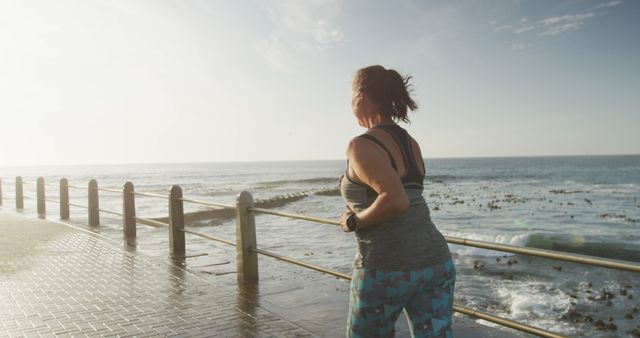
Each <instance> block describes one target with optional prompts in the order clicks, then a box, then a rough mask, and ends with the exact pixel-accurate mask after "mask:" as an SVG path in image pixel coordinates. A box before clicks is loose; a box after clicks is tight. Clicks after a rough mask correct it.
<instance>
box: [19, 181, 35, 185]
mask: <svg viewBox="0 0 640 338" xmlns="http://www.w3.org/2000/svg"><path fill="white" fill-rule="evenodd" d="M22 184H30V185H37V184H38V183H36V182H31V181H24V180H23V181H22Z"/></svg>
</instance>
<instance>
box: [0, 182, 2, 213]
mask: <svg viewBox="0 0 640 338" xmlns="http://www.w3.org/2000/svg"><path fill="white" fill-rule="evenodd" d="M1 206H2V177H0V207H1Z"/></svg>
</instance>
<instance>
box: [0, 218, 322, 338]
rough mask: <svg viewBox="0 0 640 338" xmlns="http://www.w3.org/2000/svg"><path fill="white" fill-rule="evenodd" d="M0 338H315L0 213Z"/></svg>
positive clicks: (216, 291) (113, 247)
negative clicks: (59, 337)
mask: <svg viewBox="0 0 640 338" xmlns="http://www.w3.org/2000/svg"><path fill="white" fill-rule="evenodd" d="M0 234H1V235H0V254H1V255H2V260H1V261H0V328H1V330H0V335H1V336H5V335H8V336H20V337H23V336H40V335H43V336H52V335H56V336H58V335H60V336H85V335H86V336H123V337H124V336H137V337H147V336H185V337H209V336H222V337H247V336H248V337H253V336H261V337H262V336H265V337H299V336H313V334H312V333H310V332H308V331H306V330H304V329H302V328H301V327H299V326H297V325H295V324H293V323H290V322H288V321H286V320H285V319H283V318H280V317H278V316H276V315H274V314H273V313H271V312H269V311H267V310H265V309H263V308H260V307H259V306H254V305H252V304H250V303H248V302H247V301H246V300H245V299H242V298H239V296H237V295H235V294H232V293H231V292H229V291H225V290H224V289H223V288H221V287H218V286H216V285H214V284H212V283H211V282H209V281H205V280H203V279H201V278H199V277H197V276H195V275H193V274H190V273H186V272H185V271H183V270H181V269H179V268H177V267H175V266H171V265H169V264H167V263H164V262H158V261H155V260H153V259H152V258H150V257H145V256H143V255H140V254H135V253H133V252H128V251H126V250H125V249H123V247H122V245H118V243H114V242H112V241H109V240H107V239H105V238H102V237H100V236H96V235H94V234H91V233H88V232H86V231H82V230H79V229H74V228H72V227H68V226H65V225H61V224H57V223H54V222H47V221H44V220H39V219H35V218H27V217H25V216H22V215H19V214H16V213H15V212H13V211H6V210H0Z"/></svg>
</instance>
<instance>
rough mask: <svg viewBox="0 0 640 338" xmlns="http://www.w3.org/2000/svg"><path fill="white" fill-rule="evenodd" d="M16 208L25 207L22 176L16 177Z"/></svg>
mask: <svg viewBox="0 0 640 338" xmlns="http://www.w3.org/2000/svg"><path fill="white" fill-rule="evenodd" d="M16 209H24V194H23V193H22V177H20V176H18V177H16Z"/></svg>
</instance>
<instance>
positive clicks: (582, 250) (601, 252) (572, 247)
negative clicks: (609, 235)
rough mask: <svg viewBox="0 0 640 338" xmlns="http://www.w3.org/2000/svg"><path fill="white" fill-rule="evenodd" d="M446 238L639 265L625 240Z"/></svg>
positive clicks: (476, 251)
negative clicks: (617, 260) (465, 239)
mask: <svg viewBox="0 0 640 338" xmlns="http://www.w3.org/2000/svg"><path fill="white" fill-rule="evenodd" d="M446 235H449V236H455V237H461V238H468V239H472V240H477V241H485V242H491V243H499V244H507V245H514V246H521V247H531V248H538V249H546V250H555V251H562V252H568V253H575V254H581V255H588V256H594V257H601V258H609V259H619V260H626V261H631V262H640V250H638V248H636V247H633V246H631V245H629V243H626V242H622V241H615V242H604V241H595V240H594V239H593V238H585V237H584V236H576V235H570V234H546V233H523V234H494V235H491V234H474V233H467V232H465V233H455V232H447V233H446ZM452 250H453V251H454V252H456V253H457V254H458V255H463V256H485V257H496V256H504V255H505V253H504V252H502V251H496V250H488V249H480V248H474V247H468V246H462V245H455V244H454V245H452Z"/></svg>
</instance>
